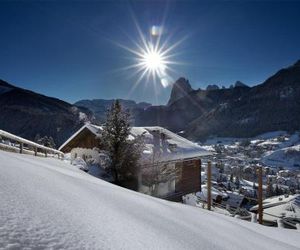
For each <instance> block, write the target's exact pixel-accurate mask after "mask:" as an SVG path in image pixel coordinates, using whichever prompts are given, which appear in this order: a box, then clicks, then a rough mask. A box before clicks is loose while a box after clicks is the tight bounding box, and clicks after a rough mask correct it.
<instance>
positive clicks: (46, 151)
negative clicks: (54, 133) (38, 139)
mask: <svg viewBox="0 0 300 250" xmlns="http://www.w3.org/2000/svg"><path fill="white" fill-rule="evenodd" d="M45 157H47V150H46V149H45Z"/></svg>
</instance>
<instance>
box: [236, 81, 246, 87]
mask: <svg viewBox="0 0 300 250" xmlns="http://www.w3.org/2000/svg"><path fill="white" fill-rule="evenodd" d="M234 87H235V88H236V87H248V86H247V85H246V84H245V83H243V82H241V81H236V82H235V84H234Z"/></svg>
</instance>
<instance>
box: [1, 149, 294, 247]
mask: <svg viewBox="0 0 300 250" xmlns="http://www.w3.org/2000/svg"><path fill="white" fill-rule="evenodd" d="M0 162H1V164H0V172H1V175H0V183H1V191H3V192H1V191H0V192H1V195H0V204H1V206H0V225H1V226H0V235H1V237H0V248H1V249H11V248H14V249H25V248H26V249H36V248H39V249H166V250H167V249H174V250H176V249H207V250H210V249H226V250H229V249H230V250H237V249H243V250H250V249H262V250H267V249H272V250H280V249H285V250H289V249H297V248H298V247H299V232H297V231H296V230H279V229H278V228H271V227H266V226H261V225H258V224H255V223H249V222H245V221H242V220H238V219H236V218H231V217H229V216H224V215H221V214H217V213H212V212H210V211H206V210H203V209H199V208H196V207H191V206H187V205H183V204H179V203H173V202H168V201H165V200H161V199H157V198H154V197H151V196H148V195H144V194H141V193H137V192H133V191H130V190H127V189H125V188H121V187H118V186H115V185H113V184H110V183H107V182H105V181H103V180H100V179H98V178H95V177H93V176H91V175H89V174H87V173H85V172H83V171H80V170H78V169H76V168H75V167H74V166H72V165H70V164H68V163H66V162H63V161H58V160H55V159H51V158H35V157H33V156H29V155H19V154H13V153H9V152H3V151H0ZM237 236H238V237H237Z"/></svg>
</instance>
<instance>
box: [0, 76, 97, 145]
mask: <svg viewBox="0 0 300 250" xmlns="http://www.w3.org/2000/svg"><path fill="white" fill-rule="evenodd" d="M91 115H92V114H91V112H90V111H89V110H87V109H86V108H78V107H76V106H73V105H71V104H69V103H67V102H64V101H61V100H59V99H56V98H52V97H48V96H44V95H40V94H37V93H35V92H32V91H29V90H26V89H22V88H18V87H15V86H13V85H11V84H9V83H7V82H5V81H2V80H0V129H3V130H5V131H8V132H11V133H14V134H16V135H19V136H22V137H24V138H27V139H30V140H33V139H34V137H35V136H36V134H40V136H45V135H47V136H52V137H53V139H54V140H55V143H56V145H58V146H59V145H60V144H61V143H62V142H63V141H64V140H65V139H66V138H68V137H69V136H70V135H71V134H72V133H73V132H74V131H75V130H76V129H78V128H79V127H80V126H81V125H82V124H83V123H84V121H85V120H87V119H90V118H91Z"/></svg>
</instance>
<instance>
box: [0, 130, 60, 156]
mask: <svg viewBox="0 0 300 250" xmlns="http://www.w3.org/2000/svg"><path fill="white" fill-rule="evenodd" d="M0 149H2V150H5V151H11V152H16V153H20V154H31V155H35V156H45V157H47V156H48V155H51V156H57V157H58V158H59V159H63V158H64V153H63V152H61V151H59V150H56V149H53V148H49V147H46V146H43V145H40V144H38V143H35V142H32V141H29V140H26V139H24V138H22V137H19V136H16V135H13V134H11V133H8V132H6V131H4V130H1V129H0Z"/></svg>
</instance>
